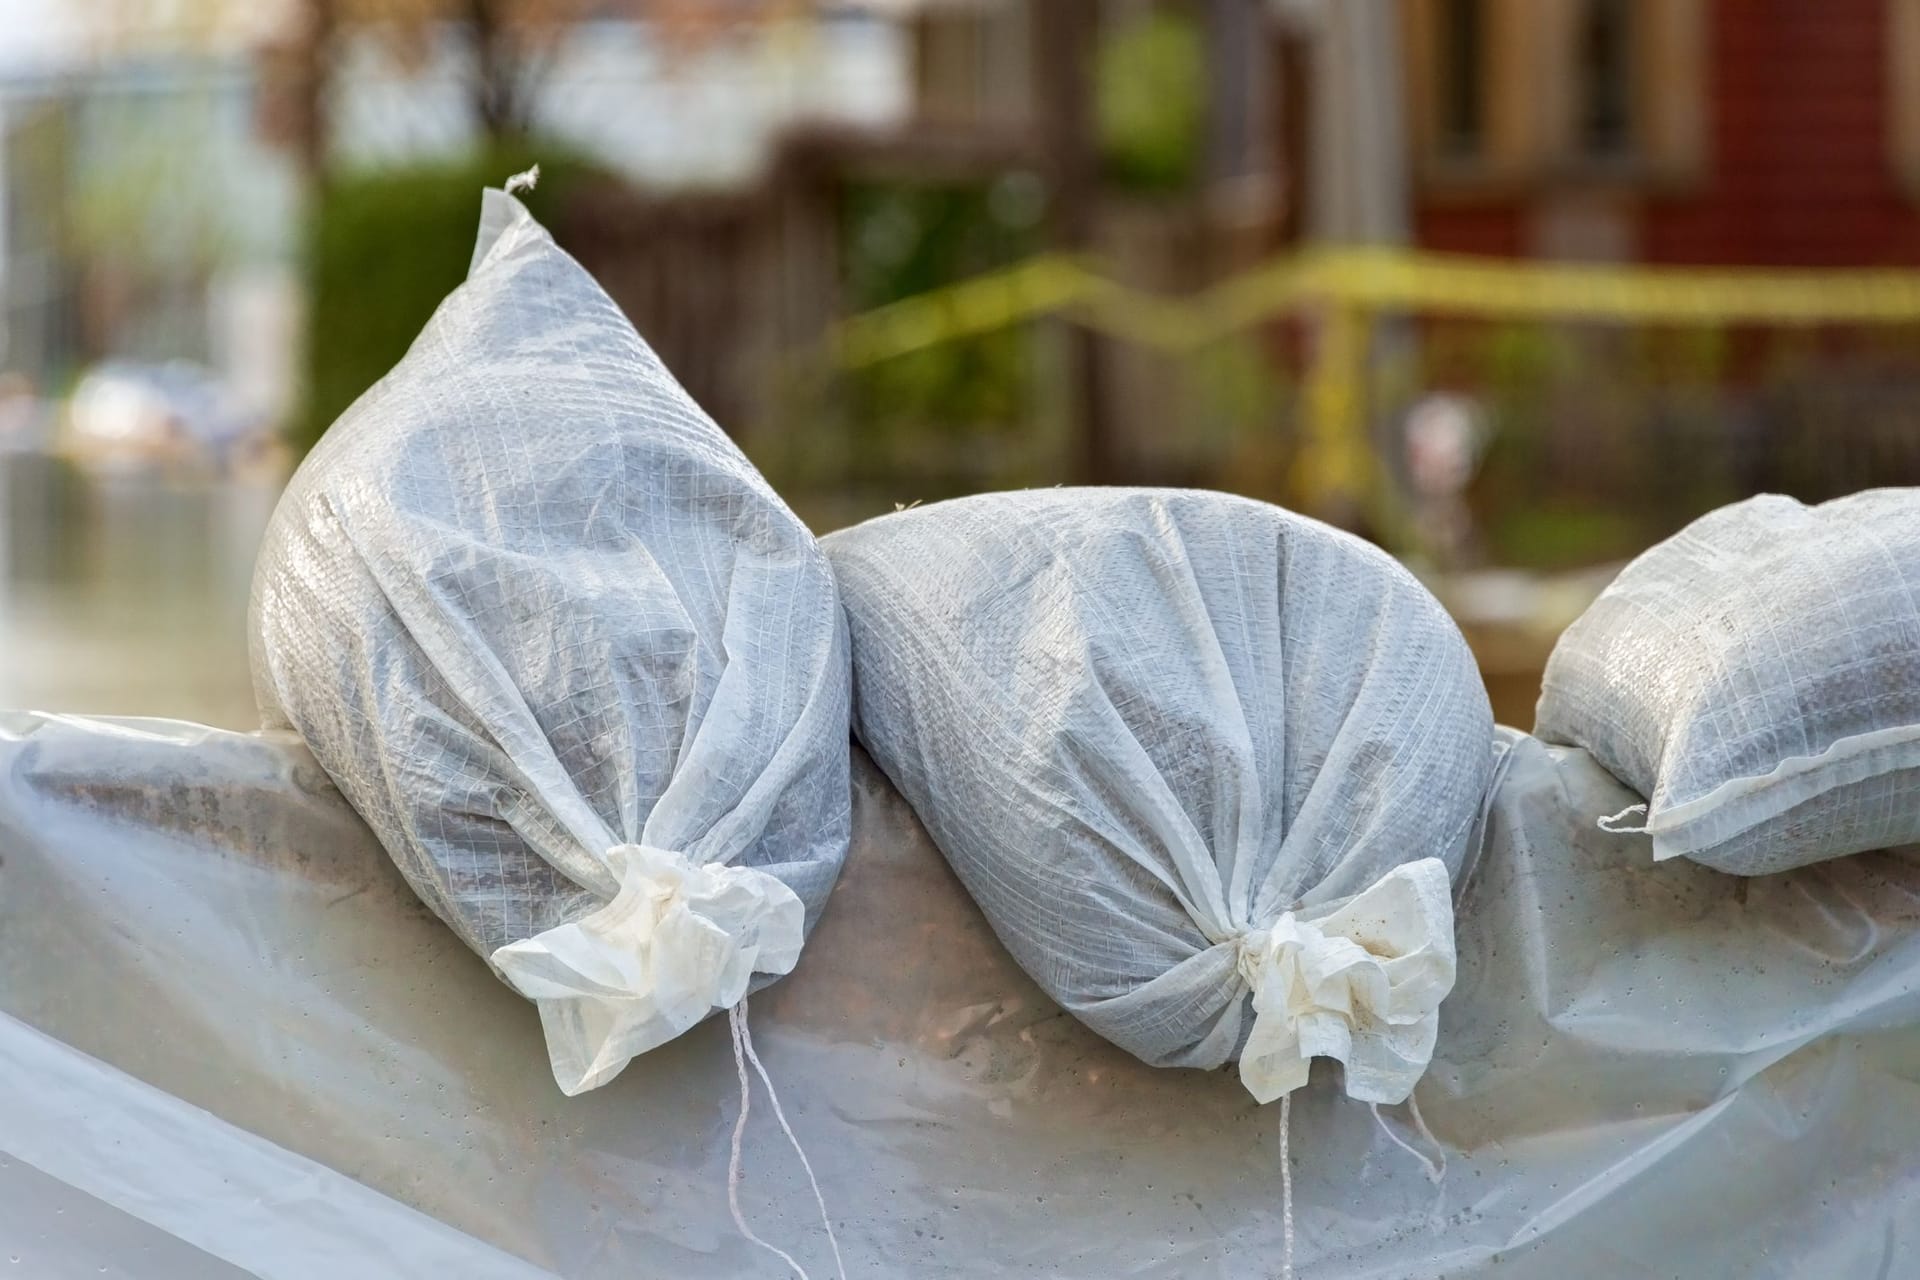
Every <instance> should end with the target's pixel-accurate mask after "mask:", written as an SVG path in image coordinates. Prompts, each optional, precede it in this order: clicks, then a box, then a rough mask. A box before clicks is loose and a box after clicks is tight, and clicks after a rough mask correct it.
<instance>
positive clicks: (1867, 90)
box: [1402, 0, 1920, 266]
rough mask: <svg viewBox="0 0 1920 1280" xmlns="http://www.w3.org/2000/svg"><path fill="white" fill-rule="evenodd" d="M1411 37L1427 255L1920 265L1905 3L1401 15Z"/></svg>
mask: <svg viewBox="0 0 1920 1280" xmlns="http://www.w3.org/2000/svg"><path fill="white" fill-rule="evenodd" d="M1402 16H1403V20H1404V23H1405V26H1404V40H1405V58H1406V84H1407V86H1408V96H1409V104H1410V110H1409V115H1408V118H1409V120H1410V121H1411V123H1412V126H1413V127H1412V134H1411V140H1412V169H1413V172H1414V173H1415V175H1416V185H1415V190H1414V218H1413V221H1414V226H1415V228H1416V238H1417V240H1418V241H1419V243H1420V244H1421V245H1423V246H1426V247H1430V248H1434V249H1441V250H1447V251H1454V252H1464V253H1479V254H1495V255H1501V256H1523V257H1547V258H1570V259H1586V260H1595V261H1644V262H1653V263H1713V264H1728V265H1751V266H1860V265H1881V264H1888V265H1916V264H1920V4H1916V3H1914V2H1913V0H1825V2H1824V3H1821V4H1817V5H1806V4H1795V3H1792V2H1791V0H1405V3H1404V5H1403V9H1402Z"/></svg>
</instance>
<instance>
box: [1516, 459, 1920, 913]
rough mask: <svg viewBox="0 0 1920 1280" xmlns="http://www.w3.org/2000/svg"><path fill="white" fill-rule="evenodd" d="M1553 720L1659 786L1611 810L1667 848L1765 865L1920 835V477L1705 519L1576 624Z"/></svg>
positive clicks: (1747, 868)
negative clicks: (1910, 483) (1919, 485)
mask: <svg viewBox="0 0 1920 1280" xmlns="http://www.w3.org/2000/svg"><path fill="white" fill-rule="evenodd" d="M1534 731H1535V732H1536V733H1537V734H1538V735H1539V736H1540V737H1541V738H1543V739H1545V740H1547V741H1549V742H1559V743H1568V744H1572V745H1576V746H1582V747H1585V748H1586V749H1587V750H1588V751H1589V752H1590V753H1592V755H1593V757H1594V758H1595V759H1596V760H1598V761H1599V762H1600V763H1601V764H1602V765H1604V766H1606V768H1607V769H1608V770H1610V771H1611V772H1612V773H1613V774H1614V775H1615V776H1616V777H1618V778H1619V779H1620V780H1621V781H1622V782H1624V783H1626V784H1627V785H1628V786H1629V787H1632V788H1633V789H1634V790H1635V791H1637V792H1639V793H1640V795H1641V796H1642V797H1643V798H1644V799H1645V801H1646V803H1645V804H1643V805H1636V806H1634V807H1633V808H1632V809H1629V810H1627V811H1626V812H1624V813H1622V814H1617V815H1595V816H1596V817H1599V818H1602V819H1603V820H1605V821H1606V822H1607V823H1608V828H1609V829H1611V830H1629V831H1635V832H1639V831H1644V832H1645V833H1646V834H1648V835H1650V836H1651V837H1652V848H1653V856H1654V857H1655V858H1674V857H1687V858H1691V859H1693V860H1694V861H1696V862H1699V863H1703V864H1704V865H1706V866H1710V867H1713V868H1716V869H1717V870H1721V871H1727V872H1731V873H1733V874H1736V875H1761V874H1765V873H1768V872H1774V871H1784V870H1787V869H1789V868H1792V867H1798V866H1805V865H1807V864H1808V863H1813V862H1819V861H1821V860H1823V859H1826V858H1834V857H1839V856H1841V855H1843V854H1851V853H1860V852H1863V851H1865V850H1869V849H1883V848H1888V847H1891V846H1894V845H1902V844H1908V843H1911V842H1913V841H1916V840H1920V490H1915V489H1877V490H1871V491H1869V492H1866V493H1858V494H1855V495H1853V496H1851V497H1848V498H1840V499H1836V500H1835V501H1832V502H1827V503H1823V504H1821V505H1818V506H1812V507H1809V506H1803V505H1802V504H1801V503H1799V502H1797V501H1795V500H1794V499H1792V498H1786V497H1780V496H1778V495H1773V494H1767V495H1762V496H1760V497H1757V498H1751V499H1749V500H1747V501H1745V502H1740V503H1735V504H1734V505H1732V506H1729V507H1723V508H1721V509H1720V510H1718V511H1715V512H1713V513H1712V514H1710V515H1707V516H1704V517H1702V518H1701V519H1699V520H1696V521H1695V522H1694V523H1693V524H1691V525H1689V526H1687V527H1686V528H1685V529H1683V530H1681V531H1680V532H1679V533H1677V534H1675V535H1674V536H1673V537H1671V538H1669V539H1668V540H1667V541H1665V542H1663V543H1661V544H1659V545H1658V546H1656V547H1654V548H1653V549H1652V550H1650V551H1648V552H1646V553H1645V554H1644V555H1642V556H1641V557H1640V558H1639V559H1637V560H1635V561H1634V562H1633V563H1632V564H1630V565H1628V566H1627V567H1626V569H1624V570H1623V571H1622V572H1621V574H1620V576H1619V577H1618V578H1617V579H1615V580H1614V582H1613V583H1612V585H1610V586H1609V587H1608V588H1607V589H1606V590H1605V591H1604V592H1602V593H1601V595H1600V597H1599V598H1598V599H1597V600H1595V601H1594V603H1593V605H1592V607H1591V608H1589V609H1588V610H1587V612H1586V613H1585V614H1583V615H1582V616H1581V617H1580V619H1579V620H1578V621H1576V622H1575V623H1574V624H1573V625H1572V626H1571V627H1569V628H1568V629H1567V631H1566V633H1565V634H1564V635H1563V636H1562V637H1561V638H1560V641H1559V643H1558V644H1557V645H1556V646H1555V648H1554V651H1553V655H1552V657H1551V658H1550V659H1549V660H1548V662H1547V669H1546V676H1545V679H1544V682H1543V686H1542V691H1541V695H1540V705H1539V710H1538V714H1537V719H1536V723H1535V730H1534ZM1636 815H1640V816H1641V820H1640V821H1637V822H1636V821H1631V819H1633V818H1634V817H1635V816H1636Z"/></svg>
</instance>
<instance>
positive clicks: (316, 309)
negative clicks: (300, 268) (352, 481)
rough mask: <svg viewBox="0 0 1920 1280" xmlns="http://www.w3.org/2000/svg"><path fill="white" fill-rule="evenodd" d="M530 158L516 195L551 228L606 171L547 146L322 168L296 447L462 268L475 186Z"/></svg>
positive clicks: (366, 383)
mask: <svg viewBox="0 0 1920 1280" xmlns="http://www.w3.org/2000/svg"><path fill="white" fill-rule="evenodd" d="M536 160H537V161H538V162H539V164H540V182H539V185H538V186H537V187H536V188H535V190H533V191H532V192H531V193H526V194H524V195H523V197H522V198H523V199H525V200H526V203H527V206H528V208H530V209H531V210H532V211H533V214H534V216H535V217H537V218H539V219H540V220H541V221H542V222H544V223H547V224H548V225H549V226H551V225H553V221H554V217H555V214H556V213H557V212H558V211H559V210H560V209H562V208H563V207H564V206H565V204H566V201H567V200H568V198H569V196H570V194H571V193H573V192H575V191H577V190H578V189H579V188H580V186H581V185H582V184H584V183H585V182H587V181H590V180H604V179H605V176H606V175H605V174H604V173H603V172H601V171H600V170H598V169H596V168H595V167H594V166H592V165H591V164H589V163H586V162H584V161H581V160H579V159H577V158H575V157H572V156H569V155H565V154H561V153H560V152H559V151H558V149H557V148H529V149H527V150H515V151H496V152H490V153H487V154H482V155H475V156H472V157H469V158H466V159H462V160H456V161H448V162H441V163H434V164H429V165H414V166H408V167H405V168H394V169H380V170H371V171H367V172H364V173H352V172H350V173H344V174H337V175H333V176H331V177H330V178H329V179H328V180H327V181H326V182H325V183H324V184H323V185H322V187H321V190H320V191H319V193H318V195H317V198H316V201H315V208H314V211H313V217H312V221H311V223H310V226H309V232H308V241H307V253H306V276H307V297H308V300H309V305H310V306H311V308H312V310H311V312H310V313H309V316H308V323H307V367H306V396H305V400H304V402H303V406H304V407H303V409H302V411H301V412H300V413H299V414H298V415H296V417H295V419H294V421H293V424H292V427H291V429H290V431H289V438H290V440H291V442H292V443H293V445H294V447H295V448H296V449H298V450H299V451H300V452H303V453H304V452H305V451H306V450H307V449H310V448H312V447H313V444H314V442H315V441H317V440H319V438H320V436H321V433H323V432H324V431H325V430H326V429H327V427H328V426H330V425H331V424H332V423H333V420H334V419H335V418H338V417H339V416H340V415H341V414H342V413H343V412H345V411H346V409H347V407H348V406H349V405H351V404H352V403H353V402H354V401H355V400H357V399H358V398H359V397H360V394H361V393H362V392H364V391H365V390H366V389H367V388H368V387H370V386H372V385H373V384H374V383H375V382H377V381H379V380H380V378H382V377H383V376H385V374H386V372H387V370H389V369H391V368H393V366H394V365H395V364H397V363H398V362H399V360H400V357H401V356H403V355H405V354H406V352H407V348H408V347H409V346H411V345H412V344H413V340H414V338H415V337H416V336H417V335H418V334H419V332H420V330H421V328H422V327H423V326H424V325H425V324H426V323H427V320H428V318H429V317H431V316H432V315H433V312H434V308H436V307H438V306H439V305H440V301H441V299H443V298H445V297H446V296H447V294H449V293H451V292H452V291H453V289H454V288H455V286H457V285H458V284H459V283H460V282H461V281H462V280H463V279H465V278H466V274H467V263H468V261H469V259H470V258H471V257H472V255H473V238H474V233H475V231H476V229H477V227H478V225H479V218H480V191H481V188H483V187H490V186H492V187H497V186H499V185H500V184H501V183H503V182H505V181H506V180H507V178H508V177H510V176H512V175H513V174H516V173H520V172H522V171H523V170H525V169H528V168H530V167H531V166H532V165H533V164H534V162H535V161H536Z"/></svg>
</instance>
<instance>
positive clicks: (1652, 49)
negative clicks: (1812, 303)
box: [1402, 0, 1920, 197]
mask: <svg viewBox="0 0 1920 1280" xmlns="http://www.w3.org/2000/svg"><path fill="white" fill-rule="evenodd" d="M1891 2H1892V3H1896V4H1901V5H1905V6H1907V7H1909V8H1912V9H1913V10H1914V11H1915V14H1916V19H1917V20H1920V0H1891ZM1707 9H1708V6H1707V4H1706V2H1705V0H1405V3H1404V6H1403V9H1402V12H1403V14H1404V15H1405V27H1404V34H1405V53H1406V57H1407V72H1408V103H1409V109H1410V111H1411V112H1412V115H1411V118H1410V120H1409V126H1410V133H1411V136H1412V138H1413V140H1414V144H1415V147H1416V154H1417V155H1418V157H1419V161H1420V168H1421V177H1422V182H1423V183H1424V184H1425V186H1426V187H1427V188H1428V189H1429V190H1433V191H1444V192H1454V193H1458V194H1460V195H1463V196H1468V197H1472V196H1474V195H1475V194H1476V193H1479V192H1494V193H1497V192H1512V191H1513V190H1515V189H1516V188H1522V187H1540V186H1544V185H1551V184H1556V183H1566V182H1584V183H1589V184H1591V183H1594V182H1599V183H1604V184H1608V185H1611V186H1615V187H1620V186H1631V187H1639V186H1644V185H1647V184H1669V183H1674V182H1684V181H1687V180H1689V179H1692V178H1694V177H1697V176H1698V175H1699V174H1700V173H1701V172H1702V171H1703V169H1704V159H1705V138H1706V129H1705V120H1706V108H1707V94H1706V86H1705V71H1706V61H1707V60H1706V23H1707ZM1916 30H1920V21H1917V22H1916ZM1913 61H1914V62H1915V63H1916V64H1920V58H1916V59H1914V60H1913ZM1913 71H1914V75H1913V78H1914V79H1915V80H1916V81H1920V65H1916V66H1915V67H1914V69H1913ZM1916 126H1917V127H1916V129H1915V132H1914V136H1915V137H1916V139H1920V107H1916ZM1916 149H1917V150H1920V142H1917V143H1916ZM1916 169H1917V170H1920V166H1916Z"/></svg>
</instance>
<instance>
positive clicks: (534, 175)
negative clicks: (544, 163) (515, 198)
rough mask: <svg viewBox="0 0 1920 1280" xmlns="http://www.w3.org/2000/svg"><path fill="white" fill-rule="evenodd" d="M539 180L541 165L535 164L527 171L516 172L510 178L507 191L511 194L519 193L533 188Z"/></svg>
mask: <svg viewBox="0 0 1920 1280" xmlns="http://www.w3.org/2000/svg"><path fill="white" fill-rule="evenodd" d="M539 181H540V166H539V165H537V164H536V165H535V166H533V168H531V169H529V170H527V171H526V172H525V173H516V174H514V175H513V176H512V177H511V178H508V179H507V183H506V187H505V190H506V193H507V194H508V195H510V196H511V195H518V194H519V193H520V192H522V191H531V190H533V188H534V186H535V184H537V183H538V182H539Z"/></svg>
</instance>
